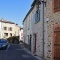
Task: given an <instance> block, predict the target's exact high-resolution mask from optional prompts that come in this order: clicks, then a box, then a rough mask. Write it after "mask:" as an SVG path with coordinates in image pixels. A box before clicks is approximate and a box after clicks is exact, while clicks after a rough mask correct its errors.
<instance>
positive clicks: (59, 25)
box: [52, 24, 60, 60]
mask: <svg viewBox="0 0 60 60" xmlns="http://www.w3.org/2000/svg"><path fill="white" fill-rule="evenodd" d="M58 27H59V28H60V24H57V25H54V26H53V35H52V39H53V40H52V60H54V39H55V33H54V32H55V31H56V28H58Z"/></svg>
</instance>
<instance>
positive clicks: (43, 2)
mask: <svg viewBox="0 0 60 60" xmlns="http://www.w3.org/2000/svg"><path fill="white" fill-rule="evenodd" d="M41 2H42V4H43V10H42V11H43V13H42V15H43V58H44V20H45V19H44V12H45V11H44V7H45V4H46V2H45V1H44V0H43V1H41Z"/></svg>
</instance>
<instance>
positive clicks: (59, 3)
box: [54, 0, 60, 12]
mask: <svg viewBox="0 0 60 60" xmlns="http://www.w3.org/2000/svg"><path fill="white" fill-rule="evenodd" d="M57 11H60V0H54V12H57Z"/></svg>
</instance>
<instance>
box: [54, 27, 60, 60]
mask: <svg viewBox="0 0 60 60" xmlns="http://www.w3.org/2000/svg"><path fill="white" fill-rule="evenodd" d="M54 60H60V27H57V28H56V29H55V31H54Z"/></svg>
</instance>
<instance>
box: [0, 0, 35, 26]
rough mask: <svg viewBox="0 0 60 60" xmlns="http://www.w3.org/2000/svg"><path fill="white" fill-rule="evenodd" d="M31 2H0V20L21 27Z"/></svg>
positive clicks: (15, 0)
mask: <svg viewBox="0 0 60 60" xmlns="http://www.w3.org/2000/svg"><path fill="white" fill-rule="evenodd" d="M33 1H34V0H0V19H2V18H3V19H5V20H8V21H11V22H14V23H17V24H18V25H19V26H22V21H23V19H24V18H25V16H26V14H27V12H28V11H29V9H30V8H31V4H32V2H33Z"/></svg>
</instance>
